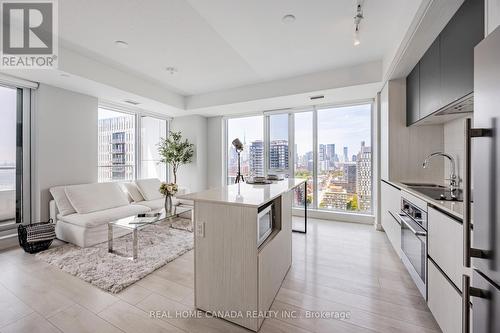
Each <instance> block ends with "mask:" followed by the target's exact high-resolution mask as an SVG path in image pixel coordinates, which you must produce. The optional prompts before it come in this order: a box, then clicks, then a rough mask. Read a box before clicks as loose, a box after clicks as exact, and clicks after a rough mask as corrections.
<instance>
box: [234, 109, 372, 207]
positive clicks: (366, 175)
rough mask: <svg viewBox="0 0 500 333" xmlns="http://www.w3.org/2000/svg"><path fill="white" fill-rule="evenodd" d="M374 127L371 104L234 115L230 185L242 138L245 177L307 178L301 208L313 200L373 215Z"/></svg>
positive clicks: (313, 204)
mask: <svg viewBox="0 0 500 333" xmlns="http://www.w3.org/2000/svg"><path fill="white" fill-rule="evenodd" d="M263 124H266V126H265V127H264V126H263ZM371 126H372V104H371V102H368V103H366V104H359V105H350V106H342V107H311V109H310V110H301V111H292V112H288V113H286V112H285V113H276V112H273V113H269V114H266V113H264V115H263V116H252V117H241V118H229V119H227V121H226V131H227V140H226V147H227V149H228V150H227V183H228V184H231V183H233V182H234V178H235V176H236V172H237V162H238V158H237V157H238V156H237V153H236V151H235V149H234V147H233V146H232V145H231V142H232V140H233V139H235V138H239V139H240V140H241V141H242V142H243V144H244V150H243V152H242V154H241V169H242V173H243V175H244V176H245V178H246V177H248V176H252V175H263V174H270V173H284V174H286V175H288V176H291V175H293V177H296V178H302V179H307V180H308V184H307V185H308V186H307V194H306V193H304V190H303V189H302V190H300V191H296V194H295V206H299V207H300V206H302V207H303V205H304V203H305V202H307V203H308V206H309V207H310V208H312V209H319V210H327V211H336V212H351V213H363V214H364V213H366V214H370V213H371V212H372V154H371ZM264 141H265V142H264Z"/></svg>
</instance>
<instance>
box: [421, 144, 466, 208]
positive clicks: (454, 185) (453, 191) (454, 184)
mask: <svg viewBox="0 0 500 333" xmlns="http://www.w3.org/2000/svg"><path fill="white" fill-rule="evenodd" d="M434 156H443V157H445V158H447V159H448V160H450V164H451V165H450V178H449V179H448V180H449V181H450V184H449V188H450V196H451V198H452V199H456V198H457V190H458V179H457V174H456V173H455V159H454V158H453V156H451V155H449V154H446V153H443V152H436V153H432V154H430V155H429V156H427V157H426V158H425V160H424V163H422V167H423V168H424V169H425V168H427V165H428V164H429V161H430V159H431V158H433V157H434Z"/></svg>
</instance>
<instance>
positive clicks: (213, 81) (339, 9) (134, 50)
mask: <svg viewBox="0 0 500 333" xmlns="http://www.w3.org/2000/svg"><path fill="white" fill-rule="evenodd" d="M420 2H421V1H420V0H418V1H415V0H365V3H364V16H365V19H364V20H363V21H362V23H361V33H360V39H361V45H360V46H358V47H355V46H354V45H353V16H354V12H355V1H353V0H314V1H310V0H309V1H307V0H272V1H269V0H253V1H242V0H147V1H145V0H127V1H123V0H105V1H103V0H85V1H81V0H64V1H59V33H60V38H61V39H60V45H61V46H62V47H64V48H67V49H69V50H71V51H73V52H75V53H78V54H81V55H84V56H86V57H88V58H91V59H94V60H96V61H98V62H100V63H102V64H106V65H107V66H111V67H114V68H116V69H118V70H121V71H124V72H128V73H131V74H133V75H134V76H135V77H140V78H144V79H145V80H148V81H149V82H154V83H155V84H158V85H161V86H163V87H165V89H168V90H170V91H172V92H175V93H177V94H179V95H182V96H192V95H198V94H206V93H209V92H216V91H224V90H228V89H232V88H236V87H242V86H246V85H255V84H259V83H264V82H269V81H276V80H282V79H287V78H292V77H297V76H301V75H306V74H310V73H318V72H323V71H327V70H332V69H337V68H343V67H348V66H355V65H357V64H363V63H367V62H373V61H379V60H381V59H382V58H383V57H384V56H385V55H386V54H387V53H388V52H391V51H392V50H394V49H395V48H396V47H398V45H399V44H400V43H401V40H402V39H403V36H404V34H405V33H406V32H407V29H408V27H409V25H410V23H411V21H412V19H413V17H414V15H415V13H416V12H417V9H418V7H419V5H420ZM286 14H293V15H295V16H296V21H295V22H294V23H292V24H284V23H283V22H282V20H281V18H282V17H283V16H284V15H286ZM116 40H123V41H126V42H127V43H128V44H129V47H128V48H119V47H117V46H116V45H115V43H114V41H116ZM168 66H174V67H175V68H177V70H178V72H177V73H175V74H173V75H171V74H170V73H169V72H167V71H166V70H165V68H166V67H168Z"/></svg>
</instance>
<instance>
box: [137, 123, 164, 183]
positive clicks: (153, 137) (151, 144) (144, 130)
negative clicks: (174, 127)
mask: <svg viewBox="0 0 500 333" xmlns="http://www.w3.org/2000/svg"><path fill="white" fill-rule="evenodd" d="M140 122H141V137H140V143H141V165H140V174H141V178H159V179H160V180H161V181H166V180H167V166H166V165H165V164H164V163H161V162H160V155H159V154H158V143H159V142H160V140H161V139H162V138H165V137H166V136H167V121H166V120H165V119H159V118H154V117H150V116H141V119H140Z"/></svg>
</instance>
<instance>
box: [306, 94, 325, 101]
mask: <svg viewBox="0 0 500 333" xmlns="http://www.w3.org/2000/svg"><path fill="white" fill-rule="evenodd" d="M322 98H325V96H324V95H318V96H311V97H309V99H310V100H311V101H313V100H315V99H322Z"/></svg>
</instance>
